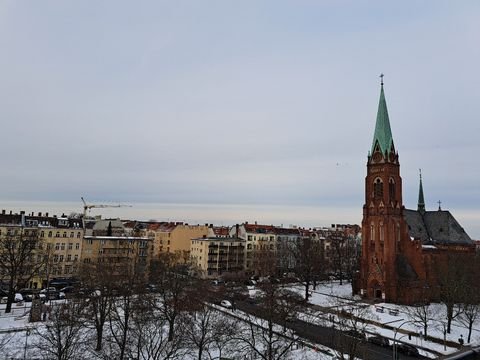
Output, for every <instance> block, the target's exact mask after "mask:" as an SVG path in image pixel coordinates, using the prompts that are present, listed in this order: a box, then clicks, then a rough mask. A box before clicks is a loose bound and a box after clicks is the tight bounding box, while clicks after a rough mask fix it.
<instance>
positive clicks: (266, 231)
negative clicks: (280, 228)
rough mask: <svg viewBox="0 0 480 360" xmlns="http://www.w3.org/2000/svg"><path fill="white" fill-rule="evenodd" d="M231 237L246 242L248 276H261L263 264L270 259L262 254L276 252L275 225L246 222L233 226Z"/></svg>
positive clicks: (246, 269)
mask: <svg viewBox="0 0 480 360" xmlns="http://www.w3.org/2000/svg"><path fill="white" fill-rule="evenodd" d="M230 236H234V237H238V238H241V239H244V240H245V272H246V273H247V274H259V273H260V272H261V267H262V263H263V262H264V261H266V260H268V259H269V258H268V257H267V256H264V255H262V253H263V254H265V253H268V252H275V251H276V244H277V234H276V232H275V227H274V226H273V225H260V224H257V223H256V222H255V223H254V224H249V223H248V222H246V223H244V224H241V225H238V226H237V225H236V226H232V227H231V228H230Z"/></svg>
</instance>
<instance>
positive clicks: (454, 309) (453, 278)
mask: <svg viewBox="0 0 480 360" xmlns="http://www.w3.org/2000/svg"><path fill="white" fill-rule="evenodd" d="M469 260H470V257H469V256H468V255H464V254H461V255H458V254H449V255H448V256H447V258H446V263H444V262H443V261H442V262H441V263H439V264H437V273H438V282H439V289H440V301H441V302H442V304H444V305H445V307H446V314H447V327H446V331H447V333H448V334H450V329H451V325H452V320H453V319H455V318H456V317H457V316H458V315H460V314H461V312H462V310H463V307H462V306H460V303H461V302H462V297H463V294H464V290H465V288H466V287H467V286H468V284H467V263H468V262H469Z"/></svg>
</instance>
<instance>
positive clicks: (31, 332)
mask: <svg viewBox="0 0 480 360" xmlns="http://www.w3.org/2000/svg"><path fill="white" fill-rule="evenodd" d="M62 302H63V301H62ZM30 305H31V303H23V304H22V306H16V305H15V304H14V306H13V308H12V313H10V314H5V305H4V304H2V305H0V349H1V351H0V353H1V355H0V359H23V358H27V359H32V358H39V357H40V354H39V351H38V349H37V348H36V346H35V345H36V344H38V343H39V342H40V341H41V336H40V335H39V332H42V331H44V329H45V324H46V323H45V322H37V323H29V322H28V317H29V310H30ZM53 305H55V304H53ZM214 307H215V306H214ZM217 308H218V310H220V311H222V312H223V313H227V314H230V315H234V316H235V317H237V319H243V320H245V321H252V322H253V323H255V324H256V325H258V326H264V325H265V324H264V320H262V319H259V318H256V317H254V316H252V315H249V314H246V313H242V312H241V311H238V310H237V311H231V310H227V309H225V308H222V307H218V306H217ZM246 324H247V323H245V324H244V325H242V326H243V327H245V329H242V326H241V327H240V331H245V332H246V333H249V329H247V327H246V326H247V325H246ZM275 329H276V330H277V331H278V332H280V333H281V332H282V328H281V327H280V326H276V328H275ZM85 331H86V332H88V333H89V334H88V335H89V336H90V338H92V339H93V335H94V334H93V330H92V329H85ZM292 334H293V332H292ZM292 334H290V335H292ZM259 336H260V337H259V340H261V335H259ZM300 340H301V339H299V341H297V342H295V344H294V345H293V349H292V351H291V352H290V353H289V355H288V357H287V358H286V360H295V359H299V360H314V359H315V360H318V359H321V360H331V359H332V358H333V354H334V352H333V351H331V354H332V355H327V353H328V352H329V351H330V349H328V348H326V347H324V346H321V345H317V344H310V343H308V342H305V341H300ZM288 342H289V341H288V340H287V341H286V343H288ZM258 344H259V346H261V341H259V342H258ZM92 345H93V344H92ZM309 345H310V346H309ZM85 349H89V350H87V351H85V352H84V353H83V354H82V358H83V359H92V360H93V359H96V358H97V357H95V354H94V353H93V352H92V351H91V349H92V347H91V346H88V345H87V346H85ZM211 355H213V356H215V351H213V352H212V353H211ZM184 358H185V359H190V358H194V357H191V356H190V355H185V357H184Z"/></svg>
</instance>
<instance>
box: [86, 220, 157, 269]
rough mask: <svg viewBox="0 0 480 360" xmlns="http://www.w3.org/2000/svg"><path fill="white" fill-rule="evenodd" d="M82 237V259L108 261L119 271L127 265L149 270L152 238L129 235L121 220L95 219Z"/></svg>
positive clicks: (94, 261) (90, 262)
mask: <svg viewBox="0 0 480 360" xmlns="http://www.w3.org/2000/svg"><path fill="white" fill-rule="evenodd" d="M87 233H88V234H89V235H85V236H84V238H83V245H82V254H81V259H82V263H84V264H96V263H107V264H109V266H111V267H112V269H113V270H112V271H113V274H109V275H115V271H116V270H115V269H117V272H118V273H119V274H120V273H121V271H123V270H124V269H125V265H126V264H128V265H131V266H136V267H137V268H138V269H141V271H143V272H147V271H148V266H149V264H150V261H151V259H152V254H153V244H152V239H150V238H148V237H143V236H130V235H129V234H128V232H127V231H126V230H125V229H124V227H123V223H122V222H121V221H120V220H119V219H103V220H99V221H96V222H95V224H93V226H92V228H91V229H89V230H88V231H87Z"/></svg>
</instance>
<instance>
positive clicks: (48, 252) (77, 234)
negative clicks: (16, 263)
mask: <svg viewBox="0 0 480 360" xmlns="http://www.w3.org/2000/svg"><path fill="white" fill-rule="evenodd" d="M83 235H84V229H83V223H82V219H79V218H69V217H67V216H65V215H64V214H62V216H58V217H57V216H56V215H54V216H49V214H48V213H45V214H42V213H37V214H35V213H28V214H26V213H25V212H24V211H21V212H20V213H19V214H13V213H12V212H11V211H10V212H9V213H6V211H5V210H3V211H2V213H1V214H0V237H3V239H5V238H6V237H10V238H12V239H18V240H19V241H21V239H27V238H30V239H32V238H35V241H36V243H37V248H36V249H35V251H33V252H32V263H31V266H32V267H33V268H35V269H36V271H35V274H34V275H33V276H29V277H28V280H27V281H26V282H25V283H24V284H23V286H24V287H30V288H34V289H36V288H41V287H44V286H46V284H47V282H48V281H50V280H54V279H59V278H61V279H73V278H75V277H76V276H77V273H78V270H79V263H80V258H81V251H82V239H83Z"/></svg>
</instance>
